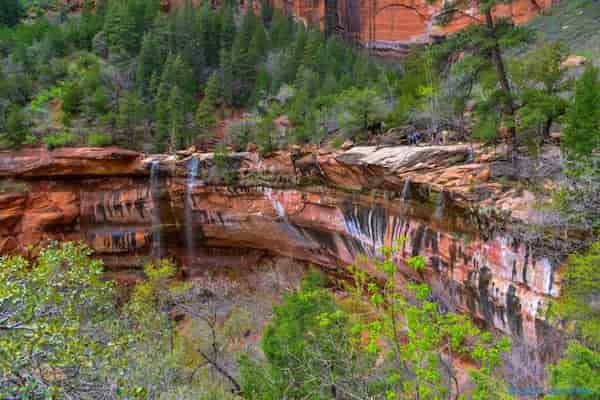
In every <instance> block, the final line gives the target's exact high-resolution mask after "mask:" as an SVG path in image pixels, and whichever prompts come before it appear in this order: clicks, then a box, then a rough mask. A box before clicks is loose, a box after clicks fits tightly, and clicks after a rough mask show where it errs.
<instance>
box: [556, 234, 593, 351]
mask: <svg viewBox="0 0 600 400" xmlns="http://www.w3.org/2000/svg"><path fill="white" fill-rule="evenodd" d="M599 280H600V243H595V244H593V245H592V247H591V248H590V249H589V251H588V252H586V253H582V254H573V255H571V256H570V257H569V259H568V262H567V268H566V270H565V272H564V274H563V277H562V287H561V297H560V299H559V300H558V301H557V302H555V304H553V307H552V311H553V315H555V316H556V317H558V318H562V319H565V320H566V321H569V324H568V327H569V331H570V333H571V334H572V335H574V336H575V337H576V338H578V339H580V340H582V341H583V342H584V343H587V344H589V345H590V346H592V347H593V348H595V349H596V350H598V349H600V318H598V317H597V312H598V310H597V307H598V302H599V301H600V294H599V293H600V292H599V291H598V289H599V283H598V281H599Z"/></svg>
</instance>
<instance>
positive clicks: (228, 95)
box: [219, 49, 233, 105]
mask: <svg viewBox="0 0 600 400" xmlns="http://www.w3.org/2000/svg"><path fill="white" fill-rule="evenodd" d="M219 60H220V62H219V65H220V69H221V93H222V94H223V101H224V102H225V103H227V104H228V105H232V104H233V68H232V65H231V55H230V53H229V51H227V50H225V49H221V52H220V54H219Z"/></svg>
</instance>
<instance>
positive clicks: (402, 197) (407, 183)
mask: <svg viewBox="0 0 600 400" xmlns="http://www.w3.org/2000/svg"><path fill="white" fill-rule="evenodd" d="M409 191H410V178H406V180H405V181H404V187H403V188H402V194H401V195H400V200H401V201H402V202H403V203H404V202H405V201H406V200H407V199H408V193H409Z"/></svg>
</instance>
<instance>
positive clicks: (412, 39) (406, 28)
mask: <svg viewBox="0 0 600 400" xmlns="http://www.w3.org/2000/svg"><path fill="white" fill-rule="evenodd" d="M553 1H554V0H535V1H533V0H516V1H514V2H513V3H512V4H509V5H500V6H498V7H496V10H495V13H494V14H495V15H496V16H498V17H501V16H510V17H512V18H513V19H514V21H515V22H516V23H524V22H527V21H529V20H531V19H532V18H533V17H535V16H536V15H538V14H539V13H540V12H541V11H542V10H543V9H546V8H548V7H550V6H551V4H552V3H553ZM443 3H444V2H443V1H441V0H440V1H438V2H436V3H434V4H430V3H429V2H428V1H427V0H338V2H337V5H338V10H337V14H338V17H339V18H338V26H339V27H340V29H342V30H343V31H345V32H347V33H351V34H355V35H356V36H357V37H358V38H359V39H360V40H361V41H362V42H364V43H366V44H370V45H372V46H374V47H382V48H387V47H394V46H395V45H406V44H410V43H423V42H428V41H430V40H431V38H432V37H433V36H441V35H446V34H449V33H452V32H456V31H458V30H460V29H462V28H464V27H466V26H468V25H470V24H472V23H476V22H477V20H482V18H481V15H479V13H478V10H477V7H476V5H475V4H473V6H472V7H470V8H469V9H467V10H465V12H464V14H459V13H457V14H455V15H454V16H453V18H452V20H451V21H450V22H449V23H448V24H447V25H444V26H440V25H435V23H434V19H435V17H436V16H438V15H439V14H440V12H441V11H442V10H443ZM276 5H277V6H279V7H281V8H287V9H288V10H290V11H291V12H293V14H294V15H295V16H296V17H298V18H299V19H300V20H302V21H305V22H306V23H308V24H313V25H319V26H323V21H324V17H325V15H326V0H312V1H306V0H293V1H292V2H291V5H292V7H291V9H290V7H289V6H288V5H286V4H285V2H282V1H279V2H277V3H276Z"/></svg>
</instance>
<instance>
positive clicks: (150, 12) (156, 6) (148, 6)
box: [143, 0, 161, 29]
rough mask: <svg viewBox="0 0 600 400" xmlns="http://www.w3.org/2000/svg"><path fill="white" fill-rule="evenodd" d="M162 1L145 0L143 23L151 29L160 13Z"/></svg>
mask: <svg viewBox="0 0 600 400" xmlns="http://www.w3.org/2000/svg"><path fill="white" fill-rule="evenodd" d="M160 8H161V1H160V0H145V1H144V11H143V21H144V22H143V23H144V26H145V27H147V28H148V29H150V27H152V24H153V23H154V20H155V18H156V16H157V15H159V14H160V11H161V10H160Z"/></svg>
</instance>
